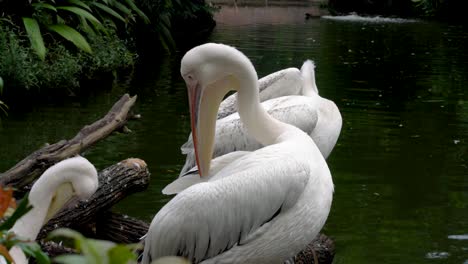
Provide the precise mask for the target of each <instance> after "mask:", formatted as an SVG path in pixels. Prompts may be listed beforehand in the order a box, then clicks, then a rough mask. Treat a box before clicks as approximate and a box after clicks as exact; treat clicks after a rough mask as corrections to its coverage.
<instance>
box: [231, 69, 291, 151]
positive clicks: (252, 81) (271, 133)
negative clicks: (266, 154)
mask: <svg viewBox="0 0 468 264" xmlns="http://www.w3.org/2000/svg"><path fill="white" fill-rule="evenodd" d="M249 68H250V67H246V68H245V72H243V74H241V76H242V78H239V88H238V90H237V109H238V112H239V117H240V120H241V121H242V123H243V124H244V126H245V129H246V130H247V133H248V134H250V135H251V136H253V137H254V138H255V139H256V140H257V141H259V142H260V143H262V144H263V145H265V146H266V145H270V144H273V143H275V142H276V140H277V138H278V137H279V136H280V135H281V134H282V133H283V132H284V130H285V129H286V128H287V125H286V124H284V123H282V122H280V121H278V120H276V119H275V118H273V117H272V116H270V115H269V114H268V113H267V112H266V111H265V109H264V108H263V106H262V105H261V104H260V99H259V90H258V77H257V73H256V72H255V70H254V69H250V70H249ZM251 68H253V66H251Z"/></svg>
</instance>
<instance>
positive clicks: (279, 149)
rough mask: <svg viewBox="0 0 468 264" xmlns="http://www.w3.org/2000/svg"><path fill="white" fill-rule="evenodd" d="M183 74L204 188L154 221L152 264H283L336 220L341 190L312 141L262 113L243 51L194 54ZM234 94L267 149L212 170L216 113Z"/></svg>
mask: <svg viewBox="0 0 468 264" xmlns="http://www.w3.org/2000/svg"><path fill="white" fill-rule="evenodd" d="M221 66H222V67H221ZM181 73H182V75H183V77H184V79H185V81H186V83H187V87H188V91H189V98H190V108H191V119H192V131H193V135H194V139H195V140H194V142H195V144H194V147H195V150H196V159H197V164H198V168H200V175H201V177H200V182H199V183H197V184H193V185H191V186H189V187H188V188H186V189H184V190H183V191H181V192H180V193H178V194H177V195H176V196H175V197H174V198H173V199H172V200H171V201H170V202H168V203H167V204H166V205H165V206H164V207H163V208H162V209H161V210H160V211H159V212H158V213H157V214H156V216H155V217H154V218H153V221H152V223H151V226H150V229H149V231H148V235H147V237H146V239H145V249H144V253H143V263H150V262H151V261H152V260H154V259H157V258H159V257H163V256H168V255H180V256H184V257H187V258H188V259H189V260H191V261H192V262H193V263H200V262H201V263H205V264H206V263H282V262H283V261H285V260H286V259H288V258H290V257H292V256H294V255H295V254H297V253H298V252H299V251H300V250H302V249H303V248H304V247H305V246H306V245H307V244H308V243H309V242H310V241H311V240H312V239H313V238H314V237H315V236H316V235H317V233H318V232H319V231H320V229H321V228H322V226H323V224H324V223H325V221H326V219H327V216H328V213H329V210H330V206H331V202H332V195H333V182H332V178H331V175H330V171H329V169H328V167H327V164H326V162H325V159H324V158H323V156H322V154H321V153H320V151H319V149H318V148H317V146H316V145H315V143H314V142H313V141H312V139H311V138H310V137H309V136H308V135H307V134H305V133H304V132H302V131H301V130H299V129H298V128H296V127H294V126H291V125H288V124H285V123H282V122H279V121H277V120H276V119H274V118H272V117H271V116H270V115H269V114H267V112H266V111H265V110H264V109H263V108H262V106H261V105H260V102H259V95H258V88H257V83H258V82H257V74H256V72H255V69H254V67H253V65H252V64H251V62H250V61H249V60H248V59H247V57H245V55H243V54H242V53H241V52H239V51H238V50H236V49H234V48H232V47H229V46H225V45H222V44H205V45H201V46H198V47H195V48H194V49H192V50H190V51H189V52H187V54H186V55H185V56H184V58H183V59H182V64H181ZM229 90H237V91H238V93H237V97H238V108H239V115H240V120H241V122H242V123H243V124H244V125H245V127H246V128H247V131H248V132H249V134H250V135H252V136H253V137H254V138H255V139H256V140H258V141H260V142H261V143H262V144H263V145H265V146H266V147H263V148H261V149H258V150H256V151H253V152H243V153H240V154H239V155H238V156H237V157H235V158H234V159H232V160H229V162H227V165H223V166H220V167H219V168H217V169H215V168H213V170H210V160H211V154H212V151H213V148H212V146H213V139H214V128H215V122H216V110H217V107H218V106H219V104H220V102H221V100H222V97H223V96H224V94H226V93H227V92H228V91H229ZM231 155H237V154H231ZM208 172H210V173H208Z"/></svg>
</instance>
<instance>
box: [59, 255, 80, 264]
mask: <svg viewBox="0 0 468 264" xmlns="http://www.w3.org/2000/svg"><path fill="white" fill-rule="evenodd" d="M54 262H57V263H63V264H88V262H87V260H86V257H85V256H82V255H78V254H70V255H61V256H58V257H55V258H54Z"/></svg>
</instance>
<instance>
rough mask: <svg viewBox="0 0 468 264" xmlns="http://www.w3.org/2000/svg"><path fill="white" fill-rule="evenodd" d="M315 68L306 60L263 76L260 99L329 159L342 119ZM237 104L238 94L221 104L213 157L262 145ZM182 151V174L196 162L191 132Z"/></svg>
mask: <svg viewBox="0 0 468 264" xmlns="http://www.w3.org/2000/svg"><path fill="white" fill-rule="evenodd" d="M314 69H315V65H314V63H313V62H312V61H310V60H307V61H306V62H304V64H303V66H302V67H301V71H299V70H298V69H295V68H290V69H286V70H283V71H280V72H277V73H274V74H272V75H271V76H270V75H269V76H267V77H265V78H263V79H265V80H264V81H263V82H262V81H261V80H260V81H259V85H260V87H261V89H260V91H261V92H260V95H262V94H263V96H261V97H260V99H267V100H266V101H262V100H260V101H261V102H263V103H262V106H263V107H264V108H265V109H266V110H267V112H268V113H269V114H270V115H271V116H273V117H274V118H276V119H278V120H280V121H282V122H285V123H288V124H291V125H293V126H295V127H297V128H299V129H301V130H302V131H304V132H305V133H307V134H308V135H309V136H310V137H311V138H312V139H313V140H314V142H315V144H317V146H318V148H319V149H320V152H321V153H322V155H323V156H324V157H325V159H326V158H328V156H329V155H330V153H331V151H332V150H333V147H334V146H335V144H336V142H337V140H338V137H339V135H340V131H341V126H342V118H341V114H340V111H339V110H338V107H337V106H336V105H335V103H334V102H333V101H331V100H328V99H326V98H323V97H321V96H320V95H319V93H318V88H317V85H316V82H315V70H314ZM263 79H262V80H263ZM267 84H269V85H267ZM281 85H285V86H286V87H284V88H283V87H281ZM265 87H269V88H268V89H267V88H265ZM281 88H283V89H281ZM297 94H302V95H297ZM274 95H277V97H274ZM235 103H236V96H235V94H233V95H231V96H229V97H228V98H226V99H225V100H224V101H223V102H222V103H221V106H220V109H222V110H223V111H222V112H220V113H218V121H217V122H216V135H215V138H216V139H215V142H216V143H215V146H214V151H213V158H216V157H219V156H222V155H224V154H227V153H230V152H233V151H239V150H242V151H253V150H257V149H259V148H261V147H262V146H263V145H262V144H261V143H260V142H259V141H257V140H255V139H254V138H253V136H251V135H249V134H248V133H247V132H246V130H245V127H244V126H243V125H242V122H241V121H240V118H239V114H238V113H236V112H235V111H234V110H233V105H235ZM181 150H182V153H183V154H186V155H187V157H186V160H185V164H184V166H183V168H182V170H181V171H180V174H179V177H181V176H183V175H185V174H186V173H187V172H188V171H189V170H190V169H192V168H193V167H194V166H195V163H196V162H195V151H194V149H193V139H192V135H190V136H189V139H188V140H187V142H186V143H184V145H182V147H181Z"/></svg>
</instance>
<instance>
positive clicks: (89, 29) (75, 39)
mask: <svg viewBox="0 0 468 264" xmlns="http://www.w3.org/2000/svg"><path fill="white" fill-rule="evenodd" d="M31 6H32V10H33V11H32V14H31V16H29V17H22V20H23V25H24V28H25V30H26V32H27V35H28V37H29V40H30V42H31V47H32V48H33V50H34V51H35V52H36V54H37V55H38V56H39V58H40V59H41V60H44V59H45V56H46V46H45V43H44V39H43V34H42V33H41V30H45V31H48V32H52V33H55V34H57V35H59V36H61V37H62V38H64V39H66V40H68V41H70V42H71V43H73V44H74V45H75V46H76V47H77V48H78V49H80V50H82V51H84V52H87V53H92V49H91V46H90V45H89V43H88V40H87V38H86V37H85V36H84V35H83V34H82V33H80V31H82V32H84V33H87V34H89V35H94V34H96V33H97V32H100V33H104V34H108V29H109V27H106V25H111V26H112V27H113V28H116V27H117V25H116V23H115V22H114V20H118V21H121V22H122V23H124V24H125V25H126V24H128V23H133V22H135V21H136V17H140V18H141V19H142V20H143V21H145V23H148V22H149V19H148V17H147V16H146V15H145V14H144V13H143V12H142V11H141V10H140V9H139V8H138V7H137V6H136V5H135V3H134V2H133V0H122V1H119V0H64V1H60V2H55V0H35V1H33V3H32V4H31Z"/></svg>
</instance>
